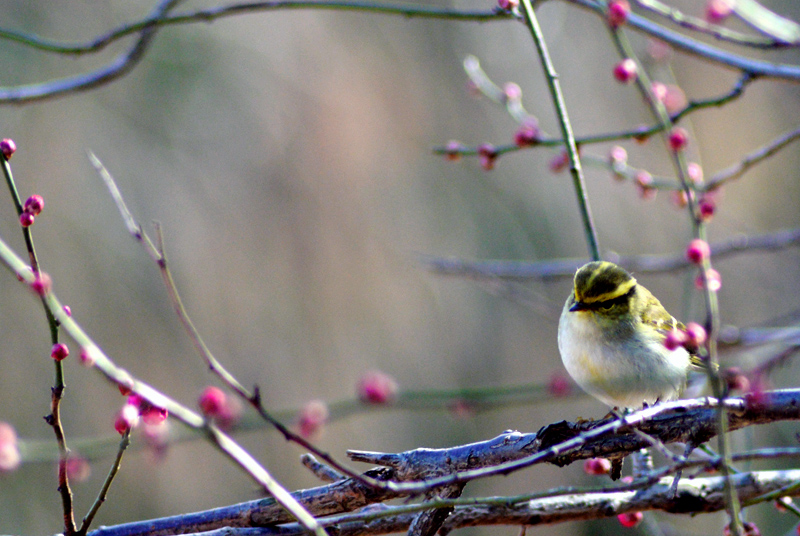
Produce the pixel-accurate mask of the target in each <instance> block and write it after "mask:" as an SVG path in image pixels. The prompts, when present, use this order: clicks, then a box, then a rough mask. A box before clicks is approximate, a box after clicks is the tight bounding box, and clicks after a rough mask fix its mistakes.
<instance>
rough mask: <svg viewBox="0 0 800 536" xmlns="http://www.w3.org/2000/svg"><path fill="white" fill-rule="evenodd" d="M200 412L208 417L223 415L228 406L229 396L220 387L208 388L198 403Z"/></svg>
mask: <svg viewBox="0 0 800 536" xmlns="http://www.w3.org/2000/svg"><path fill="white" fill-rule="evenodd" d="M197 404H198V405H199V406H200V410H201V411H202V412H203V414H204V415H206V416H208V417H216V416H218V415H221V414H222V412H223V410H224V408H225V406H227V404H228V395H226V394H225V391H223V390H222V389H220V388H219V387H214V386H208V387H206V388H205V389H204V390H203V392H202V394H201V395H200V398H199V399H198V401H197Z"/></svg>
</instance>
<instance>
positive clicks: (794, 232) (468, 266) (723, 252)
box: [419, 229, 800, 281]
mask: <svg viewBox="0 0 800 536" xmlns="http://www.w3.org/2000/svg"><path fill="white" fill-rule="evenodd" d="M798 244H800V229H785V230H781V231H776V232H773V233H765V234H761V235H753V236H746V235H742V236H737V237H734V238H731V239H729V240H725V241H722V242H717V243H715V244H712V245H711V256H712V258H715V259H721V258H725V257H729V256H732V255H736V254H739V253H750V252H756V251H773V250H780V249H785V248H787V247H790V246H796V245H798ZM604 257H605V259H606V260H610V261H613V262H615V263H616V264H619V265H620V266H622V267H623V268H626V269H628V270H631V271H634V272H638V273H668V272H675V271H678V270H682V269H684V268H689V267H691V266H694V265H693V264H691V263H690V262H689V261H688V260H687V259H686V256H685V255H684V254H682V253H681V254H676V255H619V254H616V253H609V254H606V255H605V256H604ZM419 258H420V262H421V263H422V264H423V265H424V266H425V267H426V268H427V269H428V270H430V271H431V272H433V273H435V274H439V275H450V276H459V277H468V278H472V279H477V280H482V279H509V280H517V281H527V280H531V279H540V280H544V281H546V280H549V279H561V278H566V277H572V276H573V275H574V274H575V270H577V269H578V268H579V267H581V266H582V265H583V264H584V263H585V262H586V259H555V260H549V261H542V262H526V261H500V260H491V261H465V260H461V259H443V258H439V257H429V256H425V255H421V256H420V257H419Z"/></svg>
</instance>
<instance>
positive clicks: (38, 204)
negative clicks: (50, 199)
mask: <svg viewBox="0 0 800 536" xmlns="http://www.w3.org/2000/svg"><path fill="white" fill-rule="evenodd" d="M23 209H24V210H25V212H30V213H31V214H33V215H34V216H38V215H39V214H41V213H42V210H43V209H44V199H43V198H42V196H41V195H32V196H30V197H29V198H28V199H26V200H25V205H23Z"/></svg>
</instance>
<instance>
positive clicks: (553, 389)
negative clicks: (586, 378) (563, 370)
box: [547, 373, 572, 398]
mask: <svg viewBox="0 0 800 536" xmlns="http://www.w3.org/2000/svg"><path fill="white" fill-rule="evenodd" d="M547 392H548V393H550V394H551V395H552V396H554V397H557V398H561V397H565V396H569V395H570V394H571V393H572V382H571V381H570V380H569V379H568V378H566V377H565V376H564V375H563V374H558V373H556V374H553V375H552V376H550V380H549V381H548V382H547Z"/></svg>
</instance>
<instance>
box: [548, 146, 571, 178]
mask: <svg viewBox="0 0 800 536" xmlns="http://www.w3.org/2000/svg"><path fill="white" fill-rule="evenodd" d="M568 166H569V156H568V155H567V151H560V152H559V153H558V154H557V155H556V156H554V157H553V158H552V159H551V160H550V164H549V167H550V171H552V172H553V173H561V172H562V171H564V170H565V169H567V167H568Z"/></svg>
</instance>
